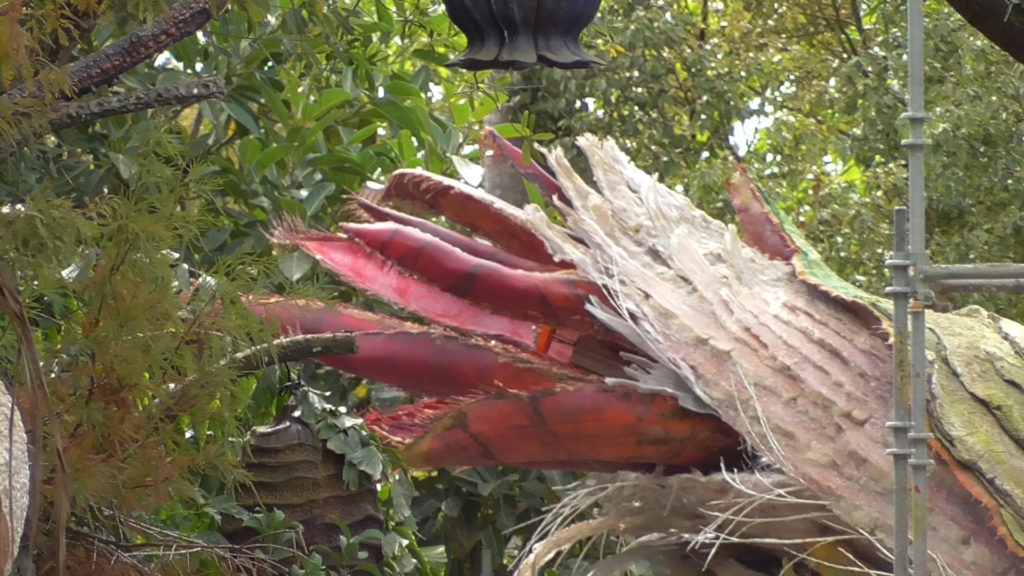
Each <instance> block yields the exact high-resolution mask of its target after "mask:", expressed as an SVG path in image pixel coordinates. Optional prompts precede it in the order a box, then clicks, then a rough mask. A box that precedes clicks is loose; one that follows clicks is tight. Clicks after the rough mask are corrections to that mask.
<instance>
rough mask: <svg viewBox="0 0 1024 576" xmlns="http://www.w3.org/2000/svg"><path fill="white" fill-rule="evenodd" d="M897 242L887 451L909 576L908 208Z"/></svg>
mask: <svg viewBox="0 0 1024 576" xmlns="http://www.w3.org/2000/svg"><path fill="white" fill-rule="evenodd" d="M892 220H893V222H892V224H893V242H892V251H893V254H892V259H891V260H887V261H886V262H885V265H886V267H888V268H890V269H891V270H892V287H890V288H886V290H885V291H886V293H887V294H891V295H892V305H893V317H892V346H893V355H892V364H893V380H892V422H888V423H887V424H886V426H887V427H888V428H890V429H891V430H892V436H893V447H892V449H890V450H887V451H886V454H889V455H891V456H892V460H893V462H892V464H893V466H892V470H893V480H894V481H893V494H892V507H893V576H908V574H909V573H910V572H909V565H908V563H907V561H908V557H909V550H910V490H909V486H908V483H907V480H908V479H907V464H908V462H909V461H910V455H911V454H912V453H913V451H912V450H910V441H909V440H908V436H907V434H908V432H910V428H911V427H912V426H913V423H912V422H910V350H909V348H908V346H909V344H910V342H909V337H908V334H909V329H908V325H907V307H908V304H909V302H910V293H911V289H910V265H911V262H910V260H908V256H907V244H908V239H907V209H906V208H904V207H902V206H901V207H899V208H896V209H894V210H893V211H892Z"/></svg>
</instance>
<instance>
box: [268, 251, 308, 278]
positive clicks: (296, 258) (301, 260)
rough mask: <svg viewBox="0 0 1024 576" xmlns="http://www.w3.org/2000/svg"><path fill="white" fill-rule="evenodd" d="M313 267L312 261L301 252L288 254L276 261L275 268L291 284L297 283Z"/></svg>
mask: <svg viewBox="0 0 1024 576" xmlns="http://www.w3.org/2000/svg"><path fill="white" fill-rule="evenodd" d="M312 267H313V259H312V258H310V257H309V256H307V255H306V254H305V253H303V252H289V253H288V254H282V255H281V257H280V258H278V259H277V268H278V270H280V271H281V273H282V274H284V276H285V278H288V279H289V280H291V281H292V282H297V281H298V280H299V279H300V278H302V277H303V276H305V275H306V272H309V269H310V268H312Z"/></svg>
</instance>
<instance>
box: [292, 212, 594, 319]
mask: <svg viewBox="0 0 1024 576" xmlns="http://www.w3.org/2000/svg"><path fill="white" fill-rule="evenodd" d="M341 228H342V230H344V232H345V233H346V234H347V235H348V237H349V238H354V239H356V240H358V241H359V242H360V243H361V244H362V245H363V246H366V247H368V248H370V249H371V250H373V251H375V252H377V253H379V254H380V255H381V256H382V257H383V258H385V259H386V260H388V261H389V262H392V263H393V264H395V265H398V266H400V267H401V268H403V269H405V270H407V271H409V272H410V273H412V274H415V275H416V276H417V277H419V278H422V279H423V280H425V281H426V282H429V283H430V284H432V285H434V286H437V287H438V288H440V289H441V290H443V291H445V292H446V293H448V294H451V295H453V296H456V297H458V298H462V299H464V300H468V301H471V302H473V303H475V304H476V305H477V306H480V307H481V308H484V309H485V310H488V311H491V312H494V313H496V314H500V315H502V316H508V317H511V318H519V319H521V320H528V321H530V322H536V323H543V324H544V325H553V326H567V327H569V328H572V329H574V330H578V331H581V332H592V331H597V330H601V329H602V328H601V326H600V325H599V324H597V322H595V321H594V319H593V318H591V317H590V315H589V314H587V312H586V310H585V306H586V304H587V302H588V301H590V300H591V299H598V300H602V301H603V300H604V295H603V294H602V292H601V289H600V288H599V287H598V286H597V285H595V284H594V283H593V282H590V281H588V280H585V279H583V278H581V277H579V276H577V275H575V274H573V273H572V272H568V271H566V272H558V273H551V272H528V271H525V270H516V269H513V268H509V267H507V266H503V265H501V264H498V263H495V262H492V261H490V260H484V259H482V258H478V257H476V256H472V255H470V254H467V253H465V252H463V251H461V250H459V249H458V248H454V247H452V246H450V245H448V244H446V243H445V242H444V241H442V240H440V239H438V238H436V237H434V236H431V235H429V234H425V233H423V232H420V231H419V230H416V229H415V228H410V227H408V226H402V225H400V224H394V223H391V222H379V223H376V224H342V225H341ZM339 241H343V240H340V239H339ZM327 250H330V245H328V244H326V243H324V244H323V245H322V248H320V249H319V251H317V252H310V255H312V256H314V257H316V258H321V257H323V258H324V259H328V258H329V257H328V256H327V255H326V251H327Z"/></svg>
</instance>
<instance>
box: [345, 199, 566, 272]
mask: <svg viewBox="0 0 1024 576" xmlns="http://www.w3.org/2000/svg"><path fill="white" fill-rule="evenodd" d="M355 202H356V205H358V206H359V208H361V209H362V210H363V211H364V212H365V213H366V214H367V215H369V216H370V217H371V218H373V219H374V220H375V221H377V222H385V221H390V222H395V223H397V224H402V225H404V226H409V227H412V228H415V229H417V230H419V231H420V232H425V233H427V234H430V235H431V236H433V237H435V238H437V239H439V240H441V241H443V242H444V243H446V244H448V245H450V246H453V247H455V248H458V249H459V250H462V251H463V252H465V253H466V254H470V255H472V256H476V257H477V258H483V259H484V260H490V261H491V262H496V263H498V264H501V265H503V266H507V267H509V268H514V269H517V270H529V271H533V272H545V271H552V270H561V269H563V268H561V267H554V266H546V265H544V264H538V263H537V262H534V261H532V260H527V259H526V258H520V257H518V256H515V255H513V254H509V253H508V252H505V251H504V250H500V249H498V248H495V247H493V246H489V245H487V244H484V243H482V242H478V241H476V240H474V239H472V238H469V237H466V236H463V235H462V234H459V233H457V232H454V231H452V230H449V229H447V228H444V227H442V226H438V225H437V224H434V223H433V222H431V221H429V220H424V219H422V218H417V217H415V216H410V215H408V214H404V213H402V212H399V211H397V210H392V209H390V208H386V207H384V206H379V205H377V204H374V203H373V202H370V201H369V200H367V199H365V198H361V197H358V196H357V197H356V198H355ZM566 266H569V267H571V265H569V264H566Z"/></svg>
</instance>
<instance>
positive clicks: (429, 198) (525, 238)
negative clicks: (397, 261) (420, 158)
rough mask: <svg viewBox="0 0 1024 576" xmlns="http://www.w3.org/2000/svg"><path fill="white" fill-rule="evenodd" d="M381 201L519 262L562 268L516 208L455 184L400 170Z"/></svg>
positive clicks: (390, 180) (388, 185)
mask: <svg viewBox="0 0 1024 576" xmlns="http://www.w3.org/2000/svg"><path fill="white" fill-rule="evenodd" d="M383 198H384V200H386V201H399V202H403V203H408V204H411V205H412V206H414V207H416V208H418V209H420V210H426V211H427V212H429V213H433V214H440V215H443V216H444V217H446V218H448V219H449V220H451V221H452V222H455V223H456V224H458V225H460V226H463V227H465V228H468V229H469V230H472V231H473V233H475V234H477V235H479V236H481V237H483V238H485V239H487V240H488V241H489V242H491V243H492V244H494V245H495V246H497V247H499V248H502V249H503V250H505V251H507V252H509V253H511V254H515V255H516V256H519V257H521V258H526V259H527V260H533V261H534V262H538V263H540V264H544V265H545V266H555V267H564V265H562V266H559V264H558V263H557V262H555V260H554V259H553V258H552V257H551V255H550V254H548V252H547V248H546V247H545V245H544V242H543V240H541V239H540V237H538V236H537V235H536V234H534V233H533V231H531V230H530V229H529V228H527V227H526V226H525V225H524V224H523V223H522V220H521V216H520V215H519V213H518V211H517V210H516V209H515V208H513V207H512V206H510V205H508V204H506V203H505V202H503V201H501V200H499V199H498V198H495V197H494V196H491V195H489V194H487V193H485V192H482V191H480V190H477V189H475V188H471V187H469V186H467V185H465V184H463V183H461V182H458V181H456V180H452V179H450V178H445V177H444V176H437V175H435V174H430V173H428V172H421V171H416V170H399V171H398V172H395V173H394V174H392V175H391V178H390V179H389V180H388V184H387V187H386V188H385V190H384V193H383Z"/></svg>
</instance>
